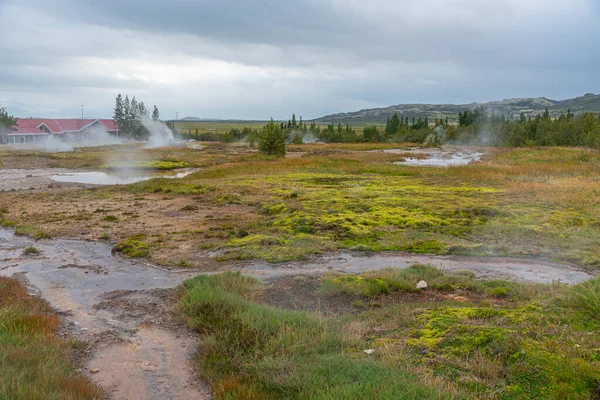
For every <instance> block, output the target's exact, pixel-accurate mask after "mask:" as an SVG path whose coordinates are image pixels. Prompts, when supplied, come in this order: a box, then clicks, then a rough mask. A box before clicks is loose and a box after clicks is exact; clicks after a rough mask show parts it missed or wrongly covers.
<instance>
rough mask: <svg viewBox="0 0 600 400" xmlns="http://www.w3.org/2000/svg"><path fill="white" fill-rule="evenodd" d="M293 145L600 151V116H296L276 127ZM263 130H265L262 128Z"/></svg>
mask: <svg viewBox="0 0 600 400" xmlns="http://www.w3.org/2000/svg"><path fill="white" fill-rule="evenodd" d="M274 123H275V124H276V125H278V129H279V131H281V132H282V134H283V135H284V137H285V141H286V143H288V144H301V143H312V142H323V143H364V142H380V143H405V142H410V143H423V144H429V145H438V144H442V143H455V144H469V145H484V146H515V147H519V146H535V145H538V146H586V147H594V148H600V115H596V114H592V113H587V114H583V115H578V116H575V115H573V114H572V113H571V112H570V111H567V112H565V113H563V114H561V115H560V116H559V117H558V118H551V117H550V113H549V112H548V110H546V111H545V112H544V113H543V114H540V115H537V116H536V117H526V116H525V115H523V114H521V116H520V118H519V119H516V120H514V119H508V118H506V117H505V116H496V115H493V114H491V113H488V112H486V110H485V109H484V108H483V107H480V108H476V109H474V110H465V111H463V112H460V113H459V115H458V124H450V123H449V122H448V118H441V119H435V120H434V121H430V120H429V119H428V118H427V117H425V118H419V119H415V118H411V119H409V118H408V117H404V116H398V115H397V114H394V115H393V116H392V117H391V118H389V119H388V121H387V123H386V124H385V126H382V125H370V126H366V127H362V128H357V127H355V126H351V125H342V124H337V125H334V124H329V125H326V126H319V125H317V124H316V123H315V122H314V121H312V122H310V124H307V123H306V122H305V121H303V120H302V118H301V117H300V118H299V119H298V120H297V119H296V115H295V114H294V115H292V118H291V119H290V120H288V121H286V122H281V121H277V122H274ZM269 124H270V123H269ZM263 129H264V128H263ZM263 129H253V128H251V127H244V128H243V129H231V130H230V131H229V132H227V133H217V132H201V133H198V131H196V133H195V134H194V133H191V132H189V133H187V134H186V133H182V136H183V137H185V138H188V139H192V138H193V139H196V140H200V141H220V142H248V143H250V145H255V144H256V143H258V141H259V138H260V136H261V132H262V131H263Z"/></svg>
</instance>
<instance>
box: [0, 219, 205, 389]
mask: <svg viewBox="0 0 600 400" xmlns="http://www.w3.org/2000/svg"><path fill="white" fill-rule="evenodd" d="M28 246H35V247H36V248H37V249H39V250H40V251H41V255H39V256H34V257H28V256H22V251H23V249H24V248H25V247H28ZM0 274H1V275H5V276H11V275H13V274H17V275H21V276H23V275H24V277H25V279H26V280H27V281H28V283H29V284H30V285H31V286H33V289H34V292H37V293H38V294H39V295H40V296H42V297H44V298H45V299H46V300H47V301H48V302H49V303H50V304H51V305H52V306H53V307H54V308H55V309H56V310H57V311H58V313H59V314H61V315H62V316H63V317H64V318H65V319H66V321H67V323H68V325H69V330H70V332H69V333H70V334H71V335H72V336H73V337H75V338H77V339H79V340H81V341H83V342H85V343H87V344H88V349H87V350H88V352H87V353H88V354H86V356H85V362H84V363H85V371H86V373H87V374H88V376H90V378H91V379H92V381H94V382H95V383H97V384H98V385H100V386H101V387H102V388H103V389H104V390H105V391H106V393H107V395H108V397H109V398H111V399H119V400H120V399H140V400H141V399H157V400H158V399H190V398H194V399H206V398H210V396H209V392H208V390H207V388H206V386H204V385H203V384H201V383H199V382H198V380H197V379H195V377H194V374H193V371H192V368H191V366H190V359H191V357H192V355H193V353H194V352H195V350H196V348H197V345H198V338H196V337H195V336H194V335H192V334H191V333H190V332H189V331H187V330H186V328H185V326H184V325H183V323H182V321H180V320H179V319H178V318H177V317H176V316H175V315H173V312H172V303H173V302H174V299H173V298H172V296H173V291H172V290H170V289H172V288H174V287H175V286H177V285H179V284H180V283H181V282H182V281H183V280H184V279H186V278H188V277H190V276H192V273H189V272H188V273H176V272H168V271H166V270H162V269H158V268H153V267H150V266H148V265H143V264H140V263H136V262H133V261H130V260H125V259H121V258H115V257H113V256H112V255H111V252H110V246H108V245H107V244H104V243H95V242H85V241H74V240H44V241H37V242H34V241H32V240H30V239H27V238H23V237H15V236H14V235H13V234H12V232H10V231H8V230H1V231H0Z"/></svg>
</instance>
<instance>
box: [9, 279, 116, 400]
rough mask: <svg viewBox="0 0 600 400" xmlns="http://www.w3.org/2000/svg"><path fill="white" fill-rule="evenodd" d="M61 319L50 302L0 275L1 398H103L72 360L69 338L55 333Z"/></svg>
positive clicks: (75, 399)
mask: <svg viewBox="0 0 600 400" xmlns="http://www.w3.org/2000/svg"><path fill="white" fill-rule="evenodd" d="M59 324H60V320H59V318H58V317H57V316H55V315H54V314H53V312H52V309H51V308H50V306H49V305H48V304H47V303H45V302H44V301H43V300H41V299H39V298H37V297H32V296H29V295H28V294H27V290H26V289H25V288H24V287H23V286H22V285H21V284H19V282H18V281H16V280H14V279H9V278H3V277H0V354H1V356H0V398H3V399H40V400H41V399H56V400H58V399H70V400H79V399H90V400H92V399H94V400H97V399H103V398H104V395H103V393H102V392H101V391H100V390H99V389H98V388H97V387H95V386H94V385H92V384H90V383H89V382H88V381H87V379H85V377H83V376H82V375H81V374H80V373H78V372H77V371H76V368H75V366H74V365H73V364H72V363H71V362H70V360H69V345H68V343H67V342H66V341H63V340H61V339H59V338H58V337H57V336H56V335H55V331H56V329H57V328H58V326H59Z"/></svg>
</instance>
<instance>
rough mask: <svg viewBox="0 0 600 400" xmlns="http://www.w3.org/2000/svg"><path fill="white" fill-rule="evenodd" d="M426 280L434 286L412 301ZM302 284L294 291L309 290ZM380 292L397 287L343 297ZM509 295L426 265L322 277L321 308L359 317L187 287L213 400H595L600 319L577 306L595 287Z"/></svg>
mask: <svg viewBox="0 0 600 400" xmlns="http://www.w3.org/2000/svg"><path fill="white" fill-rule="evenodd" d="M366 277H368V278H369V279H370V281H367V279H366ZM297 278H298V277H297ZM344 278H347V279H344ZM421 279H426V280H429V281H430V283H431V285H430V287H428V288H427V289H425V290H419V291H416V289H415V285H416V283H417V282H418V281H419V280H421ZM304 281H305V280H303V279H293V280H289V281H288V282H296V284H298V285H300V286H299V289H298V290H300V291H306V286H303V284H302V282H304ZM373 282H378V283H379V284H381V283H382V282H387V283H388V284H389V285H392V283H394V282H395V283H396V284H398V286H397V287H396V290H376V291H371V290H367V291H364V290H349V291H348V284H350V285H356V288H363V289H364V288H368V287H372V284H373ZM404 284H406V286H404ZM512 285H514V284H512V283H509V282H499V281H494V282H486V281H477V280H475V279H474V278H473V276H472V275H469V274H465V273H459V274H454V275H446V274H444V273H443V272H441V271H439V270H436V269H435V268H433V267H429V266H424V265H419V266H415V267H412V268H410V269H408V270H402V271H398V270H386V271H377V272H376V271H373V272H368V273H365V274H364V275H363V276H362V277H361V276H359V277H357V276H344V275H336V276H332V275H324V276H323V277H322V279H321V287H320V288H319V287H317V288H316V289H315V290H317V292H318V293H319V298H320V299H321V300H320V301H321V302H322V303H323V304H325V303H327V302H328V301H329V300H328V299H329V298H330V296H335V301H336V302H339V301H345V302H347V303H348V305H349V306H350V305H351V306H354V307H353V308H354V310H355V312H353V313H345V314H344V313H341V314H335V315H328V316H324V315H322V314H320V313H311V312H304V311H292V310H283V309H280V308H275V307H274V306H277V304H272V303H271V304H270V305H265V303H264V302H265V300H264V297H263V296H262V295H261V293H262V292H263V291H264V290H265V288H264V286H262V285H261V284H260V283H259V282H257V281H256V280H254V279H252V278H248V277H244V276H242V275H240V274H239V273H235V274H234V273H226V274H222V275H211V276H201V277H197V278H194V279H192V280H189V281H187V282H186V283H185V285H184V287H183V288H182V293H181V295H182V300H181V311H182V313H183V314H184V315H185V316H186V317H187V318H188V323H189V325H190V326H191V327H192V328H193V329H195V330H197V331H198V332H200V333H201V334H202V335H205V336H204V337H203V349H204V351H202V352H200V353H199V354H198V356H197V357H198V368H199V370H200V372H201V374H202V375H203V376H205V377H207V378H208V379H209V381H210V382H211V383H212V387H213V390H214V392H215V395H216V398H223V399H226V398H243V399H254V398H256V399H259V398H260V399H262V398H298V399H301V398H323V399H325V398H327V399H347V398H361V399H397V398H447V399H460V398H465V399H472V398H477V399H590V398H595V397H594V396H596V395H597V392H598V388H599V384H600V350H599V349H600V333H599V330H598V328H599V327H600V325H599V324H600V320H598V318H597V315H596V314H594V313H593V312H592V313H590V312H589V311H590V310H587V309H586V308H585V307H582V305H583V304H590V303H591V304H599V303H598V299H600V295H599V294H598V292H592V291H589V290H585V289H582V288H583V287H585V286H586V285H587V286H590V285H595V287H597V285H598V280H595V281H590V282H588V283H586V284H582V285H577V286H574V287H568V286H566V285H558V284H555V285H528V284H520V285H519V288H518V290H517V289H515V290H514V291H513V294H512V295H511V296H509V297H503V298H498V297H497V296H494V295H493V294H492V293H491V292H490V289H492V288H496V287H501V286H503V287H511V286H512ZM379 287H381V286H379ZM336 288H337V289H341V292H344V293H348V294H346V295H344V296H345V297H342V298H340V297H339V294H336V293H339V291H338V292H336V290H335V289H336ZM284 290H285V291H286V292H287V293H288V295H289V294H291V293H293V292H294V291H295V289H294V288H293V287H289V286H287V285H286V286H285V289H284ZM582 295H583V296H585V297H584V298H585V302H583V301H581V300H582V298H578V296H582ZM340 299H341V300H340ZM361 299H362V300H364V301H361ZM358 304H360V306H357V305H358ZM346 309H348V307H346ZM595 310H596V311H600V310H598V309H595ZM365 349H372V350H374V352H373V354H370V355H368V354H365V352H364V350H365Z"/></svg>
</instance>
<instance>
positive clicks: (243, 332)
mask: <svg viewBox="0 0 600 400" xmlns="http://www.w3.org/2000/svg"><path fill="white" fill-rule="evenodd" d="M259 291H260V284H259V282H258V281H257V280H255V279H253V278H249V277H245V276H243V275H241V274H240V273H238V272H227V273H223V274H220V275H212V276H199V277H196V278H194V279H190V280H187V281H186V282H185V283H184V286H183V293H182V297H181V301H180V306H181V311H182V312H183V314H184V315H185V317H186V318H187V321H188V324H189V326H190V327H191V328H193V329H194V330H196V331H198V332H200V333H202V334H204V335H205V336H206V337H205V339H204V340H203V346H202V351H201V352H200V353H199V356H198V366H199V369H200V374H201V375H202V376H204V377H206V378H207V379H209V380H210V382H211V383H212V389H213V392H214V394H215V396H216V397H217V398H220V399H282V398H285V399H307V398H311V399H352V398H354V399H357V398H361V399H416V398H431V399H436V398H451V396H450V395H446V396H444V395H442V392H441V390H440V389H438V388H435V387H428V386H427V385H425V384H424V383H420V382H419V381H417V380H416V379H415V376H413V375H412V374H411V373H409V372H407V371H404V370H399V369H392V368H391V367H389V366H387V365H385V364H383V363H380V362H378V361H377V360H376V359H374V358H371V357H367V356H366V355H365V354H363V353H362V348H361V347H356V344H353V343H349V342H347V341H345V340H344V339H343V337H342V334H341V333H340V329H339V326H338V323H337V322H336V321H334V320H330V319H326V318H321V317H320V316H318V315H316V314H309V313H306V312H297V311H286V310H281V309H277V308H273V307H268V306H265V305H261V304H258V303H256V302H254V301H253V297H254V296H255V295H256V294H258V293H259Z"/></svg>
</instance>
